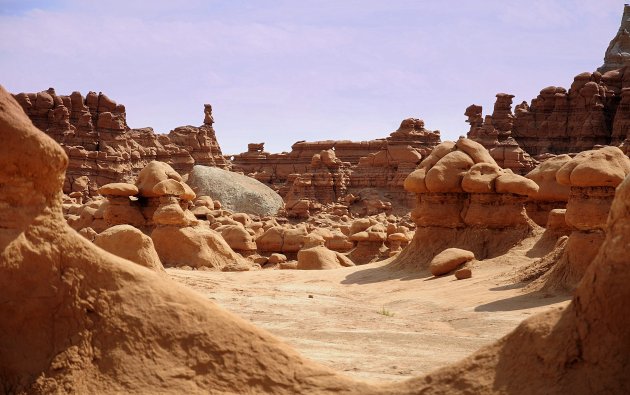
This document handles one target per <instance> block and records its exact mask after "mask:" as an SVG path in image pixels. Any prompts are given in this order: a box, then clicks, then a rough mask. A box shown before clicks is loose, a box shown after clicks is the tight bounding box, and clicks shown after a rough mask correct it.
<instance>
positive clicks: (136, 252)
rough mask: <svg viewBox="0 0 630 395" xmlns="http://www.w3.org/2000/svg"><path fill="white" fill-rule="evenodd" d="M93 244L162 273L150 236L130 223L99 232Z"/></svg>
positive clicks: (162, 269) (162, 268) (160, 263)
mask: <svg viewBox="0 0 630 395" xmlns="http://www.w3.org/2000/svg"><path fill="white" fill-rule="evenodd" d="M94 244H96V245H97V246H99V247H101V248H102V249H104V250H105V251H107V252H111V253H112V254H114V255H117V256H119V257H121V258H125V259H127V260H130V261H131V262H135V263H137V264H138V265H140V266H144V267H146V268H149V269H151V270H154V271H156V272H160V273H164V267H163V266H162V262H161V261H160V257H159V256H158V254H157V252H156V251H155V247H154V246H153V241H152V240H151V238H150V237H149V236H147V235H145V234H144V233H142V232H141V231H140V230H138V229H136V228H134V227H133V226H131V225H116V226H113V227H111V228H109V229H107V230H105V231H103V232H101V233H99V234H98V235H96V236H95V238H94Z"/></svg>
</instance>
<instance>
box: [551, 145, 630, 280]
mask: <svg viewBox="0 0 630 395" xmlns="http://www.w3.org/2000/svg"><path fill="white" fill-rule="evenodd" d="M628 174H630V159H628V157H626V156H625V155H624V154H623V152H621V150H619V148H617V147H605V148H601V149H598V150H592V151H585V152H582V153H580V154H578V155H576V156H575V158H573V159H572V160H571V161H568V162H566V163H565V164H564V165H563V166H562V167H561V168H560V169H558V171H557V173H556V179H557V181H558V183H559V184H562V185H566V186H569V187H570V188H571V192H570V195H569V201H568V203H567V209H566V213H565V221H566V223H567V224H568V225H569V226H570V228H571V229H572V232H571V234H570V236H569V238H568V240H567V242H566V244H564V245H562V246H559V247H558V249H560V250H561V251H562V253H561V254H560V252H559V251H552V252H551V253H550V255H552V256H557V257H558V258H559V259H558V260H557V261H556V262H555V264H553V266H552V268H551V270H550V271H549V272H548V273H546V274H545V275H544V276H543V277H542V278H541V279H540V281H539V282H540V283H541V284H542V289H544V290H546V291H551V292H553V291H556V290H562V291H566V290H573V289H574V288H575V287H576V285H577V284H578V282H579V281H580V280H581V279H582V277H583V275H584V273H585V272H586V269H587V267H588V265H589V264H590V262H591V261H592V260H593V258H594V257H595V254H597V251H598V250H599V247H600V246H601V244H602V243H603V242H604V239H605V234H604V229H605V227H606V220H607V218H608V215H609V211H610V207H611V204H612V201H613V198H614V196H615V188H616V187H617V185H619V184H620V183H621V182H622V181H623V180H624V178H625V177H626V176H627V175H628Z"/></svg>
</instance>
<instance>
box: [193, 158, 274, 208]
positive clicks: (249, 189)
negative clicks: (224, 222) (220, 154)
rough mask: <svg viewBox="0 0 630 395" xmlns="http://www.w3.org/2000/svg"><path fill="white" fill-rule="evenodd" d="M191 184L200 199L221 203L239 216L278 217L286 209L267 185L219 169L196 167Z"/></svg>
mask: <svg viewBox="0 0 630 395" xmlns="http://www.w3.org/2000/svg"><path fill="white" fill-rule="evenodd" d="M188 184H189V185H190V186H191V187H192V188H193V190H195V191H196V192H197V194H198V195H206V196H209V197H210V198H212V199H213V200H219V201H220V202H221V204H222V206H223V208H227V209H229V210H232V211H235V212H240V213H248V214H256V215H261V216H265V215H276V214H277V213H278V210H280V209H281V208H282V207H283V205H284V202H283V200H282V198H281V197H280V195H278V194H277V193H276V192H274V191H273V190H272V189H271V188H269V187H268V186H266V185H264V184H263V183H261V182H259V181H257V180H255V179H253V178H251V177H247V176H244V175H241V174H238V173H234V172H230V171H226V170H222V169H219V168H214V167H207V166H195V167H193V170H192V172H191V173H190V176H189V178H188Z"/></svg>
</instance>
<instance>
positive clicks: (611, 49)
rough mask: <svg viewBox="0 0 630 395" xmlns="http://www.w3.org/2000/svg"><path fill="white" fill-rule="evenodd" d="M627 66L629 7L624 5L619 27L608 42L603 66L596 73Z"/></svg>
mask: <svg viewBox="0 0 630 395" xmlns="http://www.w3.org/2000/svg"><path fill="white" fill-rule="evenodd" d="M628 65H630V6H629V5H627V4H626V5H625V6H624V7H623V16H622V17H621V26H619V30H618V31H617V34H616V35H615V37H614V38H613V39H612V40H610V44H608V48H606V53H605V54H604V64H603V65H602V66H601V67H600V68H598V69H597V71H599V72H600V73H605V72H607V71H610V70H615V69H619V68H622V67H624V66H628Z"/></svg>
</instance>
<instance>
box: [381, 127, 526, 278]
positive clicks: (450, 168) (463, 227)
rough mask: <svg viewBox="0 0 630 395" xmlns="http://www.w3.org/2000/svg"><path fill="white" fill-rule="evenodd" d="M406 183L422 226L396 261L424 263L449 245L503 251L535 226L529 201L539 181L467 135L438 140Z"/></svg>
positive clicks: (484, 253)
mask: <svg viewBox="0 0 630 395" xmlns="http://www.w3.org/2000/svg"><path fill="white" fill-rule="evenodd" d="M405 189H406V190H407V191H408V192H412V193H414V194H416V197H417V201H416V208H415V209H414V210H413V212H412V214H411V217H412V219H413V220H414V222H415V223H416V225H417V227H418V228H417V229H416V233H415V235H414V238H413V240H412V241H411V243H410V245H409V246H408V247H407V248H406V249H405V250H404V251H403V252H402V253H401V254H400V255H399V256H398V257H397V259H396V260H395V261H394V262H393V264H394V265H395V266H399V267H408V266H412V267H414V268H419V269H426V268H427V267H428V263H429V262H430V260H431V259H432V258H433V257H434V256H435V255H436V254H437V253H439V252H441V251H442V250H444V249H445V248H449V247H457V248H462V249H466V250H469V251H471V252H473V253H474V255H475V256H476V257H477V258H478V259H485V258H488V257H493V256H497V255H501V254H502V253H505V252H506V251H507V250H508V249H510V248H511V247H512V246H514V245H515V244H516V243H518V242H519V241H520V240H522V239H524V238H525V237H527V236H528V235H529V234H530V233H531V231H532V229H533V228H532V227H533V226H535V225H534V224H533V222H532V221H531V220H530V219H529V218H528V217H527V214H526V211H525V202H526V201H527V198H528V196H530V195H533V194H535V193H536V192H537V191H538V185H536V183H535V182H533V181H531V180H529V179H527V178H524V177H522V176H519V175H516V174H514V173H513V172H512V171H511V170H506V169H502V168H500V167H499V166H498V165H497V164H496V162H495V161H494V159H493V158H492V157H491V156H490V153H489V152H488V151H487V150H486V149H485V148H484V147H483V146H481V145H480V144H479V143H476V142H474V141H472V140H469V139H465V138H461V139H459V140H458V141H457V142H456V143H453V142H450V141H447V142H444V143H442V144H440V145H438V146H437V147H436V148H435V149H434V150H433V152H432V153H431V154H430V155H429V156H428V157H427V158H425V159H424V160H423V161H422V163H421V164H420V166H419V168H418V169H417V170H415V171H414V172H413V173H411V174H410V175H409V176H408V177H407V179H406V180H405Z"/></svg>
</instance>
